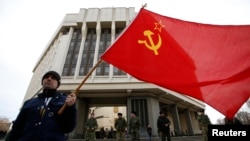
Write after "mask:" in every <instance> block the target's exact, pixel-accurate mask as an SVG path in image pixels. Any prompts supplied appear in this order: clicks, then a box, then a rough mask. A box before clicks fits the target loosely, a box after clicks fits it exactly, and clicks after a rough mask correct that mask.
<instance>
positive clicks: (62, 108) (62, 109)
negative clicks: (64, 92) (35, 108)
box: [58, 60, 102, 115]
mask: <svg viewBox="0 0 250 141" xmlns="http://www.w3.org/2000/svg"><path fill="white" fill-rule="evenodd" d="M101 62H102V60H99V61H98V62H97V63H96V64H95V65H94V67H93V68H92V69H91V70H90V72H89V73H88V74H87V75H86V77H85V78H84V79H83V81H82V82H81V83H80V84H79V85H78V87H77V88H76V89H75V91H74V93H75V95H77V94H78V92H79V90H80V88H81V87H82V85H83V84H84V83H85V82H86V81H87V79H88V78H89V76H90V75H91V74H92V72H93V71H94V70H95V69H96V67H97V66H98V65H99V64H100V63H101ZM66 107H67V105H66V103H64V104H63V106H62V107H61V108H60V110H59V111H58V114H59V115H60V114H62V113H63V111H64V109H65V108H66Z"/></svg>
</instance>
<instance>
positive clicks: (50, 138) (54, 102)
mask: <svg viewBox="0 0 250 141" xmlns="http://www.w3.org/2000/svg"><path fill="white" fill-rule="evenodd" d="M46 98H48V97H47V96H44V95H43V94H39V95H38V97H36V98H32V99H30V100H27V101H26V102H25V103H24V105H23V107H22V108H21V110H20V113H19V114H18V116H17V118H16V120H15V121H14V124H13V126H12V129H11V131H10V133H9V135H8V139H7V141H66V138H65V133H69V132H71V131H72V130H73V129H74V127H75V125H76V107H75V105H73V106H70V107H66V109H65V110H64V112H63V113H62V114H61V115H58V114H57V112H58V110H59V109H60V108H61V107H62V106H63V104H64V102H65V99H66V95H65V94H63V93H59V92H56V93H55V94H53V95H52V98H51V100H50V102H49V103H48V105H46V104H45V99H46ZM42 107H44V109H45V112H44V114H43V116H41V114H42V112H41V111H42V110H41V108H42Z"/></svg>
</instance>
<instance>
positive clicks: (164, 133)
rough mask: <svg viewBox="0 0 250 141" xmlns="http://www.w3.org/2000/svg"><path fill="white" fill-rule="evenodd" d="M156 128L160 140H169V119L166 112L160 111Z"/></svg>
mask: <svg viewBox="0 0 250 141" xmlns="http://www.w3.org/2000/svg"><path fill="white" fill-rule="evenodd" d="M157 128H158V132H159V135H160V137H161V141H166V137H167V141H171V137H170V120H169V119H168V117H167V113H165V112H163V111H161V112H160V116H159V118H158V119H157Z"/></svg>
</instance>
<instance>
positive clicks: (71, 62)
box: [62, 29, 82, 76]
mask: <svg viewBox="0 0 250 141" xmlns="http://www.w3.org/2000/svg"><path fill="white" fill-rule="evenodd" d="M81 41H82V33H81V30H80V29H75V30H74V33H73V35H72V38H71V41H70V44H69V49H68V54H67V57H66V61H65V64H64V67H63V73H62V75H63V76H73V75H74V73H75V69H76V63H77V58H78V54H79V49H80V45H81Z"/></svg>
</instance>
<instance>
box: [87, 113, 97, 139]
mask: <svg viewBox="0 0 250 141" xmlns="http://www.w3.org/2000/svg"><path fill="white" fill-rule="evenodd" d="M97 128H98V124H97V120H96V118H95V114H94V113H91V114H90V117H89V119H87V121H86V124H85V140H86V141H95V140H96V134H95V130H96V129H97Z"/></svg>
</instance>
